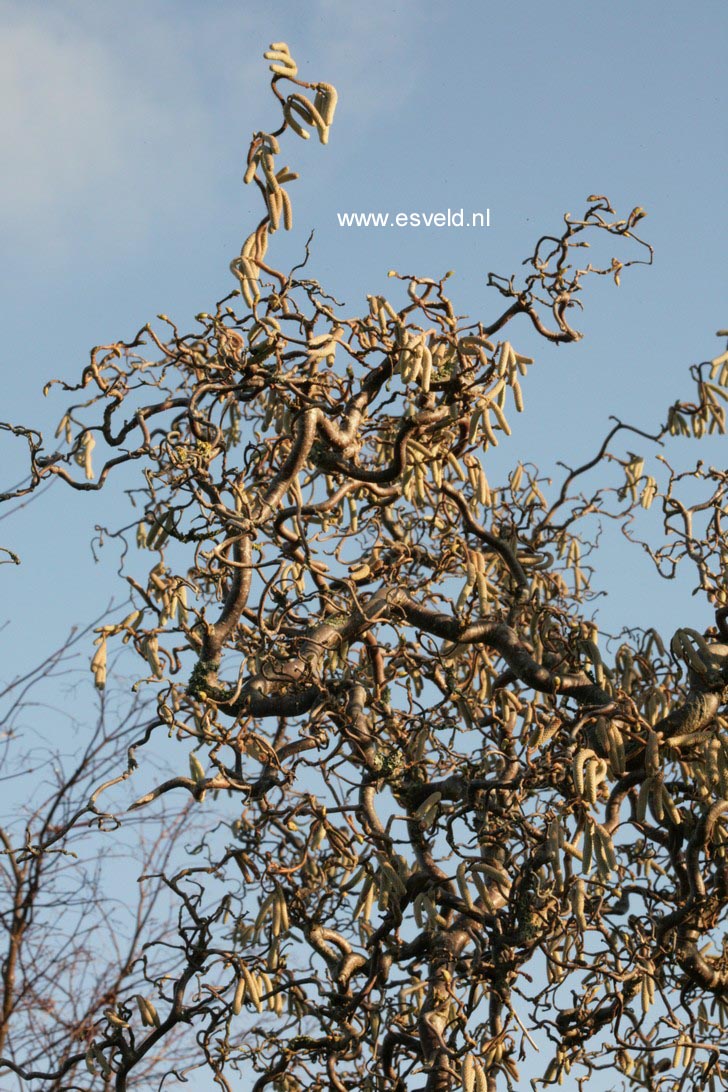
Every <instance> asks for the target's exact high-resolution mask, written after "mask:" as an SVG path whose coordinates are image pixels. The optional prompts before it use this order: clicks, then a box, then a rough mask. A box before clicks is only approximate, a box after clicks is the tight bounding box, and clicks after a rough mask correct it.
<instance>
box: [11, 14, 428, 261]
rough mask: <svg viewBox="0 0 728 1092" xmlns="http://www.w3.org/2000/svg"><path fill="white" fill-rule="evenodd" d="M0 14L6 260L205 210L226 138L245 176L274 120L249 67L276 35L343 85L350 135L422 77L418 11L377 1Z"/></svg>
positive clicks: (260, 80)
mask: <svg viewBox="0 0 728 1092" xmlns="http://www.w3.org/2000/svg"><path fill="white" fill-rule="evenodd" d="M418 12H419V13H420V14H419V18H418V20H417V21H415V16H418ZM0 17H1V18H2V20H3V23H4V25H5V29H4V33H3V36H2V39H0V142H2V147H3V148H4V149H5V150H6V155H5V157H4V160H5V162H4V167H3V170H2V172H0V229H1V230H2V233H3V236H4V246H5V248H6V250H7V249H9V250H10V251H11V252H12V251H15V252H16V253H18V252H23V251H26V252H27V253H28V254H36V253H38V251H39V250H41V249H42V250H43V251H44V252H45V253H46V254H48V255H49V256H52V255H53V254H57V253H61V254H66V255H67V254H69V253H70V251H71V250H72V249H73V248H81V249H82V250H84V251H85V252H86V253H89V254H90V253H92V252H93V253H94V254H95V255H96V257H98V247H99V246H100V245H103V246H106V247H109V246H113V247H119V248H122V249H126V248H129V247H133V246H136V245H138V244H139V243H140V241H141V240H142V239H143V238H144V236H145V235H146V234H148V232H149V229H150V226H151V225H152V224H154V223H155V222H157V221H161V222H163V221H165V220H169V221H170V222H174V221H175V219H176V217H179V216H188V215H189V209H190V208H193V209H197V208H201V209H206V208H209V207H210V205H211V204H214V201H215V199H216V196H217V194H218V193H219V192H220V187H221V186H222V185H223V181H222V179H224V178H227V179H229V167H227V166H226V165H225V164H221V162H220V161H221V159H222V158H224V157H226V154H227V151H228V150H229V148H230V144H231V142H232V145H233V147H234V158H235V162H236V163H238V162H239V164H240V166H241V168H242V163H243V157H244V155H245V150H246V147H247V141H248V138H249V135H250V132H251V129H252V128H253V126H256V127H257V126H258V125H265V124H266V123H267V120H266V119H269V118H271V117H272V116H273V111H274V110H275V106H274V104H273V103H272V102H271V101H270V95H269V91H268V88H267V80H266V78H265V67H264V62H263V61H262V57H261V53H262V51H263V49H264V48H265V46H266V45H267V43H268V42H269V41H270V40H272V39H276V38H286V39H287V40H288V41H289V42H290V43H291V46H292V49H293V51H294V55H295V56H296V57H297V59H298V60H299V65H300V66H301V72H302V75H303V76H304V78H305V77H306V75H307V74H308V73H310V74H312V76H313V78H323V79H327V80H330V81H331V82H334V83H336V84H337V86H339V87H340V91H341V93H342V107H345V110H343V109H342V114H344V113H346V114H348V115H349V117H355V118H356V122H355V128H357V129H358V130H359V131H361V126H362V125H366V123H367V122H375V121H376V120H377V118H379V117H381V116H382V115H383V114H385V113H386V112H387V111H388V110H389V109H390V108H393V107H395V106H396V104H397V103H401V101H402V100H403V99H405V98H407V97H409V96H410V94H411V93H412V90H413V88H414V87H415V85H416V81H417V77H418V75H419V76H421V63H420V61H419V60H418V50H417V41H418V40H421V30H422V27H421V23H422V16H421V11H420V9H419V6H415V5H412V6H410V5H408V4H403V5H401V7H400V8H399V9H397V10H395V11H393V10H392V9H391V7H390V5H389V3H385V2H384V0H371V3H370V4H368V5H367V6H366V7H365V8H362V7H360V6H359V5H354V4H341V3H339V2H338V0H336V2H335V0H313V3H312V4H311V5H310V7H308V8H306V9H305V10H304V9H302V8H301V6H300V4H299V3H297V2H295V3H294V0H283V2H282V3H281V4H280V6H279V7H277V8H276V9H275V10H274V11H271V10H270V9H269V7H268V4H267V3H263V2H262V0H260V2H257V0H256V2H253V3H247V4H245V5H242V10H241V5H239V4H238V3H237V2H235V3H234V2H232V0H221V2H219V3H216V4H213V5H208V4H207V3H206V2H203V3H199V4H191V5H189V4H182V3H178V2H176V0H151V2H149V0H126V3H125V4H124V5H117V4H114V3H112V2H109V0H102V2H100V0H66V2H65V3H64V4H62V5H52V4H48V3H45V2H39V0H0ZM431 18H432V16H428V19H430V20H431ZM427 29H428V31H429V32H431V31H432V27H431V26H428V27H427ZM398 54H399V55H400V58H401V59H400V61H399V62H398V61H397V60H396V58H397V55H398ZM366 127H367V128H368V125H366ZM226 171H227V172H228V173H227V174H226ZM241 174H242V169H241Z"/></svg>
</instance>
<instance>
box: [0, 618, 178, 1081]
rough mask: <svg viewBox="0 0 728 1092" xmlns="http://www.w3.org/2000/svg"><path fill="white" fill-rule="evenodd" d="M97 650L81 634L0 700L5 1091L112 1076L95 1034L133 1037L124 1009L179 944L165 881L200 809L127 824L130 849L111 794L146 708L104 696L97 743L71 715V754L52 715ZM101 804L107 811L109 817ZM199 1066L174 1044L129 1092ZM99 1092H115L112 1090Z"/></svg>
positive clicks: (0, 1012)
mask: <svg viewBox="0 0 728 1092" xmlns="http://www.w3.org/2000/svg"><path fill="white" fill-rule="evenodd" d="M88 640H89V629H86V630H80V631H75V632H72V633H71V634H70V635H69V637H68V639H67V640H66V641H65V642H64V644H63V645H62V646H61V647H60V648H58V649H56V650H55V651H54V652H53V653H52V654H51V655H50V656H48V657H47V658H46V659H45V660H44V661H43V662H42V663H40V664H39V665H38V666H37V667H35V668H34V669H32V670H31V671H29V672H27V673H26V674H25V675H24V676H22V677H20V678H16V679H14V680H12V681H11V682H9V683H8V684H7V685H5V686H4V687H3V688H2V690H1V691H0V700H1V701H2V712H1V714H0V717H1V722H2V725H3V733H2V770H3V804H2V810H1V811H0V891H1V892H2V894H1V895H0V949H1V950H2V969H1V976H2V977H1V981H2V1008H1V1009H0V1057H1V1058H2V1070H3V1073H4V1079H3V1087H4V1088H9V1087H10V1084H9V1083H8V1082H9V1081H11V1080H13V1079H15V1080H16V1081H17V1083H16V1084H13V1087H18V1088H21V1087H41V1088H51V1087H52V1088H68V1087H74V1088H77V1087H79V1084H78V1078H77V1077H75V1078H74V1077H73V1076H72V1075H74V1074H76V1073H77V1070H78V1069H79V1068H80V1069H81V1070H82V1072H83V1073H84V1074H86V1073H87V1065H88V1069H89V1071H91V1072H93V1071H94V1070H96V1071H97V1072H98V1073H99V1075H100V1076H103V1075H104V1069H105V1062H104V1057H103V1050H102V1048H99V1049H98V1050H97V1049H96V1048H94V1047H93V1046H91V1045H90V1044H92V1042H93V1040H94V1036H95V1035H97V1034H98V1031H97V1029H98V1026H99V1024H101V1025H102V1026H108V1027H110V1028H114V1027H118V1026H121V1025H122V1024H123V1020H122V1018H121V1017H120V1016H119V1015H118V1013H117V1011H116V1002H117V998H119V997H120V996H121V997H124V998H126V997H128V996H129V995H131V996H134V992H135V991H137V992H138V993H139V994H140V995H144V994H146V993H147V992H148V990H149V985H148V981H147V979H148V977H149V975H150V973H151V974H155V973H157V970H158V969H157V967H156V966H155V963H154V959H153V957H152V958H151V959H150V958H149V956H146V957H145V954H144V950H143V949H144V946H145V945H149V944H150V943H152V942H156V943H158V944H163V943H165V942H169V940H170V939H171V938H173V937H174V935H175V931H174V922H173V920H170V917H169V911H170V907H169V901H168V900H167V899H166V898H165V897H164V896H165V892H166V886H165V883H164V881H163V879H162V877H161V876H160V872H159V870H160V867H162V868H164V867H169V865H170V863H171V862H172V860H173V859H174V856H175V853H176V850H177V845H178V841H179V838H180V834H181V833H182V832H183V831H186V832H189V827H190V816H189V810H190V809H189V808H187V809H182V811H178V812H177V813H176V814H172V813H171V808H168V809H166V814H165V813H161V814H158V815H155V816H152V815H149V814H142V815H139V816H138V817H137V818H136V819H135V820H134V821H133V822H125V823H124V831H123V838H121V837H118V836H117V835H118V834H119V833H120V831H119V821H118V819H116V817H115V816H114V814H113V812H112V811H110V810H108V803H109V790H111V789H113V788H114V787H117V786H118V785H119V783H123V782H124V781H125V779H126V777H127V776H128V775H127V773H125V772H124V765H125V757H126V754H127V752H128V751H130V753H131V754H133V748H134V744H135V742H136V741H137V740H138V739H143V737H144V732H145V730H146V726H147V722H148V720H149V715H150V710H149V708H148V704H149V702H148V699H142V698H141V697H140V696H139V695H134V696H133V697H132V700H131V701H129V700H128V699H126V697H122V696H121V694H117V695H116V696H115V700H113V701H108V700H107V699H106V696H105V695H104V694H103V693H102V694H100V695H99V707H98V711H97V717H96V720H95V723H94V725H93V727H92V729H91V731H90V733H88V736H87V738H84V735H83V727H82V725H77V724H74V722H73V719H72V717H70V716H68V715H67V720H68V721H69V723H68V725H67V729H66V736H67V743H66V747H65V748H60V747H59V746H58V743H57V738H56V742H55V743H54V742H52V741H53V736H54V734H55V735H56V737H57V719H58V713H59V710H58V709H55V708H54V706H53V704H51V702H52V701H53V702H58V700H59V698H60V697H61V694H62V693H65V694H67V695H71V694H73V693H74V692H76V693H77V692H78V690H79V689H83V688H82V687H80V686H79V680H78V677H77V676H78V675H79V672H80V669H79V667H78V665H76V666H75V668H74V664H73V660H74V658H75V659H78V655H79V653H78V647H79V645H81V646H82V647H85V646H86V644H87V642H88ZM74 675H75V676H76V678H74ZM83 675H84V677H85V675H86V672H85V671H84V672H83ZM49 690H50V691H51V694H49ZM79 704H81V703H79ZM39 713H40V716H39ZM54 714H55V715H54ZM48 721H50V725H49V726H46V722H48ZM74 737H75V738H74ZM74 742H75V743H77V747H76V748H73V747H72V743H74ZM120 767H121V770H122V773H121V775H119V769H120ZM104 792H105V795H106V800H105V803H106V804H107V807H106V808H104V807H101V806H100V804H99V798H100V796H101V795H102V793H104ZM116 802H118V801H116ZM140 868H141V870H142V875H141V876H139V869H140ZM124 873H126V874H128V875H129V876H130V877H131V882H132V885H133V886H132V888H131V891H128V890H125V891H124V894H123V897H121V895H120V893H119V892H118V891H116V890H114V883H113V879H112V876H113V875H114V874H116V875H117V876H118V875H119V874H124ZM144 873H149V875H146V876H145V875H144ZM137 880H138V881H139V882H137ZM145 999H146V998H145ZM186 1051H187V1053H186ZM97 1055H98V1057H97ZM190 1060H191V1059H190V1057H189V1051H188V1049H187V1045H186V1044H184V1043H183V1042H181V1041H180V1037H179V1036H176V1037H172V1038H171V1039H169V1040H168V1041H166V1042H161V1043H160V1044H159V1045H158V1046H157V1048H156V1049H154V1050H152V1051H149V1052H148V1053H147V1056H146V1057H145V1060H144V1063H143V1064H142V1065H140V1066H139V1067H138V1070H137V1071H136V1072H135V1074H134V1079H133V1081H132V1082H130V1085H129V1087H148V1086H149V1085H148V1083H147V1082H150V1081H153V1080H154V1079H155V1078H156V1080H157V1081H159V1080H161V1079H162V1077H163V1076H164V1074H165V1073H167V1072H168V1071H169V1070H170V1068H173V1067H174V1066H175V1065H179V1064H181V1063H183V1062H185V1061H187V1062H188V1063H189V1062H190ZM85 1063H87V1065H86V1064H85ZM97 1063H98V1064H97ZM109 1076H110V1073H107V1074H106V1077H107V1078H108V1077H109ZM67 1081H70V1084H69V1083H66V1082H67ZM26 1082H27V1083H26ZM99 1087H104V1088H110V1087H112V1084H111V1082H110V1080H108V1079H106V1080H103V1081H102V1083H101V1084H100V1085H99Z"/></svg>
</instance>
